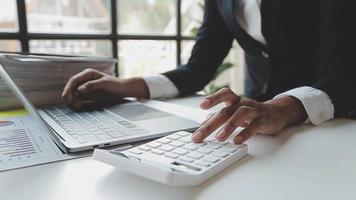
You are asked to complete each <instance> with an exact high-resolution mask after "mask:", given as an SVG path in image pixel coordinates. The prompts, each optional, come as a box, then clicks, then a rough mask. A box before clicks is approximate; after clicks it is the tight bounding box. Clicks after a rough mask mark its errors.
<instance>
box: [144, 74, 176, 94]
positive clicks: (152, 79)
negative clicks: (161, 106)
mask: <svg viewBox="0 0 356 200" xmlns="http://www.w3.org/2000/svg"><path fill="white" fill-rule="evenodd" d="M143 80H144V81H145V82H146V85H147V87H148V91H149V93H150V98H151V99H166V98H172V97H176V96H178V94H179V91H178V89H177V87H176V86H175V85H174V83H173V82H172V81H171V80H169V79H168V78H167V77H166V76H164V75H162V74H156V75H151V76H144V77H143Z"/></svg>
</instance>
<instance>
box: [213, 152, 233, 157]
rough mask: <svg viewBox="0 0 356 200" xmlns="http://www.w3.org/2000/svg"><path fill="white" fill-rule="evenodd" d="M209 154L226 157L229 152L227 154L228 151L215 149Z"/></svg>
mask: <svg viewBox="0 0 356 200" xmlns="http://www.w3.org/2000/svg"><path fill="white" fill-rule="evenodd" d="M211 155H213V156H216V157H219V158H225V157H227V156H228V155H229V154H228V153H225V152H222V151H215V152H213V153H212V154H211Z"/></svg>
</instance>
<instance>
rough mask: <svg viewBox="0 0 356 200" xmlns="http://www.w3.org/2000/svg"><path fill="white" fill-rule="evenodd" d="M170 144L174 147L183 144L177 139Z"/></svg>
mask: <svg viewBox="0 0 356 200" xmlns="http://www.w3.org/2000/svg"><path fill="white" fill-rule="evenodd" d="M170 145H172V146H174V147H181V146H183V145H184V144H183V143H182V142H179V141H173V142H171V143H170Z"/></svg>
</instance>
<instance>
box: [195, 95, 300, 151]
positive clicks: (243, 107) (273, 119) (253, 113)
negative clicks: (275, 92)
mask: <svg viewBox="0 0 356 200" xmlns="http://www.w3.org/2000/svg"><path fill="white" fill-rule="evenodd" d="M222 102H224V103H225V104H226V107H224V108H223V109H221V110H220V111H219V112H217V113H215V114H214V115H212V116H210V117H208V119H207V120H206V121H204V122H203V123H202V125H201V127H200V128H199V129H198V130H196V131H195V132H194V134H193V135H192V140H193V141H194V142H197V143H198V142H202V141H203V140H204V139H205V138H206V137H208V136H209V135H210V134H211V133H212V132H214V131H215V130H216V129H218V128H219V127H221V126H222V129H221V130H220V131H219V132H218V133H217V135H216V139H217V140H218V141H225V140H226V139H227V138H228V137H229V136H230V135H231V134H232V133H233V132H234V130H235V129H236V128H237V127H245V128H244V129H243V130H242V131H241V132H240V133H239V134H238V135H237V136H235V137H234V143H236V144H241V143H243V142H245V141H246V140H248V139H249V138H250V137H251V136H252V135H254V134H256V133H261V134H267V135H274V134H277V133H278V132H280V131H281V130H282V129H283V128H285V127H286V126H289V125H293V124H297V123H300V122H303V121H304V120H306V118H307V116H306V112H305V109H304V107H303V105H302V104H301V102H300V101H299V100H297V99H296V98H294V97H290V96H284V97H280V98H276V99H273V100H269V101H266V102H257V101H254V100H252V99H248V98H244V97H240V96H238V95H236V94H235V93H233V92H232V91H231V90H230V89H226V88H224V89H221V90H219V91H218V92H216V93H214V94H212V95H210V96H208V97H207V98H205V99H204V100H203V101H202V102H201V104H200V107H201V108H202V109H209V108H212V107H214V106H215V105H217V104H219V103H222Z"/></svg>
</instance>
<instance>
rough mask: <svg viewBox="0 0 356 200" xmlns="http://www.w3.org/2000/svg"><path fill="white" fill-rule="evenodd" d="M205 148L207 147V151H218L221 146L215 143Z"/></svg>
mask: <svg viewBox="0 0 356 200" xmlns="http://www.w3.org/2000/svg"><path fill="white" fill-rule="evenodd" d="M206 147H208V148H209V149H215V150H216V149H220V148H221V147H222V146H221V145H219V144H216V143H210V144H209V145H207V146H206Z"/></svg>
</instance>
